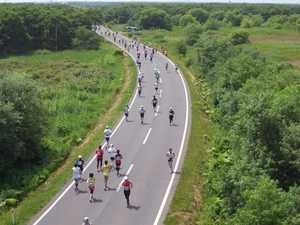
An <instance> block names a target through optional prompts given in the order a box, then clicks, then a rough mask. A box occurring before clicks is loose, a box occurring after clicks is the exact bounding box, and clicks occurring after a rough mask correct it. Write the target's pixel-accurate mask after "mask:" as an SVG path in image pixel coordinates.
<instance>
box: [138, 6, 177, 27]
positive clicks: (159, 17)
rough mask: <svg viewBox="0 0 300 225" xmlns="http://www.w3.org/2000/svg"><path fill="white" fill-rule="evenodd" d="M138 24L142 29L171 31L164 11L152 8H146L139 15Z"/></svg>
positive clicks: (167, 16)
mask: <svg viewBox="0 0 300 225" xmlns="http://www.w3.org/2000/svg"><path fill="white" fill-rule="evenodd" d="M138 24H139V26H140V27H142V28H144V29H150V28H160V29H166V30H171V29H172V24H171V19H170V16H169V15H168V14H167V13H166V12H165V11H164V10H159V9H156V8H153V7H149V8H146V9H144V10H143V11H142V12H140V13H139V20H138Z"/></svg>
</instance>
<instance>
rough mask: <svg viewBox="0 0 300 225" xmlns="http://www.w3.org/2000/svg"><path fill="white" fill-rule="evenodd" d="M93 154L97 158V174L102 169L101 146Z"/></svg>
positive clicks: (102, 153) (102, 152)
mask: <svg viewBox="0 0 300 225" xmlns="http://www.w3.org/2000/svg"><path fill="white" fill-rule="evenodd" d="M95 153H96V155H97V158H96V159H97V172H99V171H100V170H101V168H102V161H103V155H104V151H103V149H102V145H99V146H98V148H97V149H96V152H95Z"/></svg>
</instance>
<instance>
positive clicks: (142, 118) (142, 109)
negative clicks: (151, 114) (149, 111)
mask: <svg viewBox="0 0 300 225" xmlns="http://www.w3.org/2000/svg"><path fill="white" fill-rule="evenodd" d="M145 112H146V110H145V108H144V106H143V105H141V108H140V109H139V113H140V117H141V124H143V123H144V116H145Z"/></svg>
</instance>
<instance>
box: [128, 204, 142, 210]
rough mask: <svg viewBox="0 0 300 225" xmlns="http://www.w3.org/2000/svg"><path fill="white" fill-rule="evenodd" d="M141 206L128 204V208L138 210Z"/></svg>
mask: <svg viewBox="0 0 300 225" xmlns="http://www.w3.org/2000/svg"><path fill="white" fill-rule="evenodd" d="M140 207H141V206H134V205H130V206H129V209H135V210H139V209H140Z"/></svg>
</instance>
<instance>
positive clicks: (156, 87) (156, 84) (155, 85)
mask: <svg viewBox="0 0 300 225" xmlns="http://www.w3.org/2000/svg"><path fill="white" fill-rule="evenodd" d="M158 86H159V84H158V82H157V81H156V82H155V83H154V89H155V92H156V93H157V92H158Z"/></svg>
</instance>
